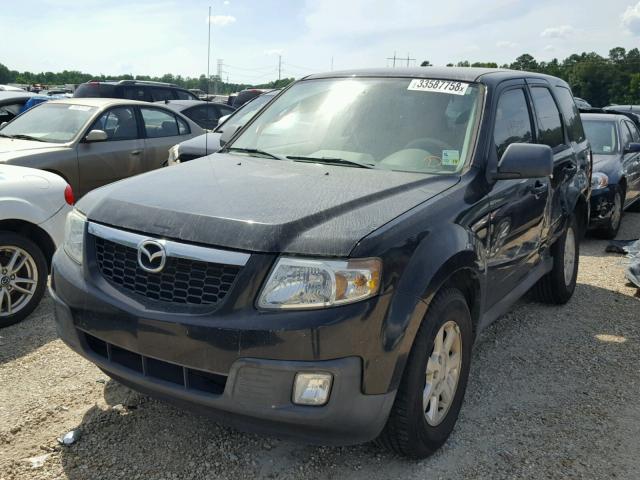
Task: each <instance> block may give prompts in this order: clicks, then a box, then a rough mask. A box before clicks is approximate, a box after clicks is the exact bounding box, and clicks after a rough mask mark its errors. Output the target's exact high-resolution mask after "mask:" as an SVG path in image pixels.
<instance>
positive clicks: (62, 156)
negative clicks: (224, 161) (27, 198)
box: [0, 98, 203, 197]
mask: <svg viewBox="0 0 640 480" xmlns="http://www.w3.org/2000/svg"><path fill="white" fill-rule="evenodd" d="M201 133H203V130H202V128H200V127H199V126H198V125H196V124H195V123H194V122H192V121H191V120H189V119H188V118H186V117H184V116H183V115H181V114H179V113H176V112H173V111H171V110H169V109H167V108H164V107H162V106H159V105H150V104H148V103H145V102H138V101H135V100H117V99H109V98H82V99H80V98H77V99H76V98H74V99H65V100H55V101H50V102H47V103H43V104H41V105H38V106H37V107H34V108H32V109H30V110H28V111H26V112H24V113H23V114H22V115H20V116H18V117H16V118H15V119H13V120H12V121H11V122H9V123H8V124H6V125H5V126H4V127H2V128H1V129H0V162H3V163H7V164H11V165H21V166H25V167H34V168H40V169H42V170H48V171H50V172H54V173H57V174H58V175H60V176H62V177H63V178H64V179H65V180H67V182H68V183H69V184H70V185H71V186H72V188H73V191H74V192H76V195H77V196H79V197H80V196H82V195H84V194H85V193H87V192H89V191H90V190H93V189H94V188H97V187H100V186H102V185H105V184H107V183H111V182H114V181H116V180H121V179H123V178H126V177H131V176H133V175H137V174H139V173H143V172H148V171H150V170H154V169H156V168H159V167H161V166H162V164H163V163H164V162H165V161H166V159H167V152H168V150H169V148H170V147H171V146H172V145H175V144H176V142H179V141H180V140H183V139H188V138H191V137H193V136H195V135H199V134H201Z"/></svg>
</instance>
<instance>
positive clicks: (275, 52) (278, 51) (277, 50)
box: [264, 48, 284, 55]
mask: <svg viewBox="0 0 640 480" xmlns="http://www.w3.org/2000/svg"><path fill="white" fill-rule="evenodd" d="M283 53H284V51H283V50H282V49H281V48H271V49H269V50H265V51H264V54H265V55H282V54H283Z"/></svg>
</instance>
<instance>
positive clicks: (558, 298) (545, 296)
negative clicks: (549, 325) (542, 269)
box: [534, 216, 580, 305]
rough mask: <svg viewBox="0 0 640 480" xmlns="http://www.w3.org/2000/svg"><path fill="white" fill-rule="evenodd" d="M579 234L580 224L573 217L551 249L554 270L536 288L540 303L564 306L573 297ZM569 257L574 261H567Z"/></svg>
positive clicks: (576, 272)
mask: <svg viewBox="0 0 640 480" xmlns="http://www.w3.org/2000/svg"><path fill="white" fill-rule="evenodd" d="M578 232H579V230H578V222H577V221H576V217H575V216H572V217H571V219H570V220H569V224H568V226H567V229H566V230H565V232H564V233H563V234H562V236H561V237H560V238H559V239H558V240H557V241H556V243H554V244H553V246H552V247H551V255H552V256H553V269H552V270H551V271H550V272H549V273H547V274H546V275H545V276H544V277H542V278H541V279H540V280H539V281H538V283H537V284H536V285H535V286H534V293H535V295H536V297H537V299H538V300H539V301H540V302H542V303H549V304H555V305H563V304H565V303H567V302H568V301H569V299H570V298H571V296H572V295H573V292H574V290H575V289H576V280H577V277H578V264H579V262H580V242H579V236H578ZM569 242H571V243H572V244H573V246H572V247H571V246H569V245H571V243H569ZM567 255H571V256H572V258H573V260H568V261H565V256H567ZM565 269H566V270H567V274H566V275H565Z"/></svg>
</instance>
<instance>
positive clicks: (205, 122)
mask: <svg viewBox="0 0 640 480" xmlns="http://www.w3.org/2000/svg"><path fill="white" fill-rule="evenodd" d="M182 114H183V115H184V116H185V117H188V118H190V119H191V120H193V121H194V122H195V123H197V124H198V125H200V126H201V127H202V128H204V129H207V130H213V129H214V128H216V127H217V126H218V119H219V118H220V117H221V116H222V115H220V110H219V108H218V106H217V105H213V104H211V103H204V102H203V105H196V106H194V107H190V108H187V109H186V110H183V111H182ZM224 115H226V114H224Z"/></svg>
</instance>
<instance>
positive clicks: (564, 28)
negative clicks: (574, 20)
mask: <svg viewBox="0 0 640 480" xmlns="http://www.w3.org/2000/svg"><path fill="white" fill-rule="evenodd" d="M575 31H576V30H575V28H573V27H572V26H571V25H560V26H559V27H549V28H545V29H544V30H543V31H542V33H540V36H541V37H545V38H567V37H568V36H569V35H572V34H573V33H575Z"/></svg>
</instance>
